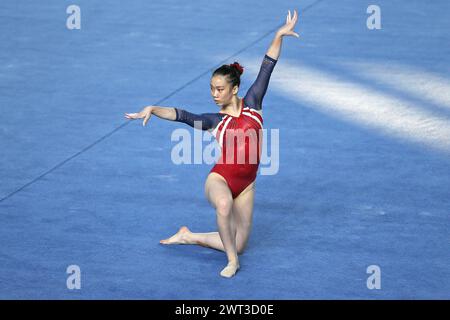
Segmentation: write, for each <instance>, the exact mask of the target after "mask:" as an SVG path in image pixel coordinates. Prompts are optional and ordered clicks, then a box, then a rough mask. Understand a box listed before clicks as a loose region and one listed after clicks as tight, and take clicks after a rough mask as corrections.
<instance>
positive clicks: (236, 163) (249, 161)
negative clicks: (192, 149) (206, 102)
mask: <svg viewBox="0 0 450 320" xmlns="http://www.w3.org/2000/svg"><path fill="white" fill-rule="evenodd" d="M262 125H263V119H262V116H261V115H260V114H259V113H258V112H256V111H255V110H253V109H250V108H248V107H244V99H242V100H241V112H240V114H239V116H237V117H234V116H231V115H226V116H225V117H223V119H222V120H221V121H220V123H219V124H218V125H217V127H216V129H215V130H214V131H213V135H214V136H215V138H216V139H217V141H218V142H219V145H220V146H221V148H222V152H221V155H220V158H219V160H218V162H217V164H216V165H215V166H214V167H213V168H212V169H211V172H215V173H217V174H219V175H221V176H222V177H223V178H224V179H225V180H226V182H227V184H228V186H229V188H230V190H231V193H232V196H233V199H235V198H236V197H237V196H239V194H240V193H241V192H242V191H243V190H244V189H245V188H246V187H248V186H249V185H250V184H251V183H252V182H253V181H254V180H255V179H256V173H257V171H258V166H259V162H260V154H261V143H262ZM230 152H231V155H230ZM255 153H256V154H255ZM244 156H245V159H244V158H243V157H244Z"/></svg>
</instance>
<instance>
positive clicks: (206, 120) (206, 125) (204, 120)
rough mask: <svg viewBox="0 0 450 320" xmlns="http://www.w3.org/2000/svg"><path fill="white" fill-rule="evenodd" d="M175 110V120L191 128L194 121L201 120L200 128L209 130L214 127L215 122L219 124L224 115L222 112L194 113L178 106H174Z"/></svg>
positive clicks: (193, 125)
mask: <svg viewBox="0 0 450 320" xmlns="http://www.w3.org/2000/svg"><path fill="white" fill-rule="evenodd" d="M175 111H176V113H177V117H176V119H175V121H178V122H183V123H186V124H188V125H190V126H191V127H193V128H196V127H195V122H197V121H199V122H201V123H200V124H201V129H202V130H209V129H213V128H215V127H216V126H217V124H219V122H220V121H221V120H222V118H223V117H224V116H225V115H224V114H220V113H202V114H194V113H190V112H188V111H186V110H183V109H178V108H175ZM197 129H200V128H197Z"/></svg>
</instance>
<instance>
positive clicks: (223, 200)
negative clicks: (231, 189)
mask: <svg viewBox="0 0 450 320" xmlns="http://www.w3.org/2000/svg"><path fill="white" fill-rule="evenodd" d="M215 205H216V210H217V214H218V215H220V216H223V217H228V216H229V215H230V213H231V208H232V207H233V199H232V198H231V197H230V198H229V197H220V198H218V199H217V200H216V203H215Z"/></svg>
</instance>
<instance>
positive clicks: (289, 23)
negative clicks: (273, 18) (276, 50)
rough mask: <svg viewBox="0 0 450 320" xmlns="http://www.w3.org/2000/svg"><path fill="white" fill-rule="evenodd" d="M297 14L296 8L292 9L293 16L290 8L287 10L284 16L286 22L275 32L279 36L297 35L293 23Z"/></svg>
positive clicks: (295, 21)
mask: <svg viewBox="0 0 450 320" xmlns="http://www.w3.org/2000/svg"><path fill="white" fill-rule="evenodd" d="M297 19H298V14H297V10H294V16H293V17H291V10H289V11H288V15H287V17H286V24H285V25H284V26H282V27H281V28H280V29H278V31H277V34H278V35H279V36H294V37H297V38H298V37H299V35H298V33H295V32H294V27H295V24H296V23H297Z"/></svg>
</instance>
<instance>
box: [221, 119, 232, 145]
mask: <svg viewBox="0 0 450 320" xmlns="http://www.w3.org/2000/svg"><path fill="white" fill-rule="evenodd" d="M231 119H233V118H232V117H229V118H228V119H227V121H225V124H224V125H223V127H222V130H221V131H220V138H219V144H220V147H221V148H222V144H223V135H224V133H225V130H226V129H227V126H228V124H229V123H230V121H231Z"/></svg>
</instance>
